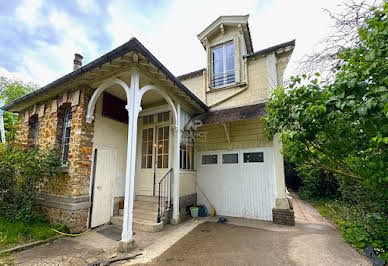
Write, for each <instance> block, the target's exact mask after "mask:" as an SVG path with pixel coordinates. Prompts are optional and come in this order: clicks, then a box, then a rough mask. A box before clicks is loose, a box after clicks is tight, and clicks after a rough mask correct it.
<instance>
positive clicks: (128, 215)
mask: <svg viewBox="0 0 388 266" xmlns="http://www.w3.org/2000/svg"><path fill="white" fill-rule="evenodd" d="M138 95H139V74H138V73H137V72H133V73H131V87H130V97H128V99H127V103H128V104H127V106H126V109H127V110H128V146H127V167H126V172H125V198H124V217H123V231H122V234H121V241H120V245H119V251H122V252H128V251H129V250H130V249H131V248H133V247H134V240H133V239H132V218H133V200H134V192H135V162H136V137H137V117H138V114H139V112H140V101H139V100H138V99H137V97H138ZM130 243H131V244H130Z"/></svg>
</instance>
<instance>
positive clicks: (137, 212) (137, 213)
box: [133, 208, 158, 222]
mask: <svg viewBox="0 0 388 266" xmlns="http://www.w3.org/2000/svg"><path fill="white" fill-rule="evenodd" d="M133 217H134V218H141V219H145V220H149V221H155V222H156V219H157V217H158V212H157V211H150V210H145V209H137V208H135V209H133Z"/></svg>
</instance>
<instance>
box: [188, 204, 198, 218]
mask: <svg viewBox="0 0 388 266" xmlns="http://www.w3.org/2000/svg"><path fill="white" fill-rule="evenodd" d="M198 211H199V208H198V207H191V208H190V214H191V217H193V218H195V217H198Z"/></svg>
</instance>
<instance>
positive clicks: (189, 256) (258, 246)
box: [132, 198, 371, 266]
mask: <svg viewBox="0 0 388 266" xmlns="http://www.w3.org/2000/svg"><path fill="white" fill-rule="evenodd" d="M294 209H295V216H296V226H295V227H288V226H279V225H275V224H273V223H272V222H263V221H255V220H247V219H240V218H232V217H230V218H228V220H229V222H228V223H227V224H217V223H214V222H210V221H215V220H216V218H217V217H214V218H210V219H208V221H206V222H203V223H201V224H200V225H199V226H198V227H196V228H195V229H194V230H193V231H191V232H190V233H188V234H187V235H186V236H184V237H183V238H182V239H180V240H179V241H178V242H176V243H175V244H174V245H173V246H171V247H170V248H169V249H168V250H167V251H165V252H164V253H163V254H162V255H161V256H159V257H157V258H156V259H154V260H152V261H151V262H150V263H148V264H149V265H330V266H333V265H371V263H370V262H369V261H368V260H367V258H366V257H364V256H362V255H360V254H358V253H357V252H356V251H354V250H353V249H352V248H351V246H349V245H348V244H347V243H345V242H344V240H343V238H342V236H341V234H340V232H339V230H338V229H337V228H336V227H335V226H333V225H332V224H330V223H329V222H328V221H327V220H325V219H324V218H323V217H322V216H321V215H320V214H319V213H318V212H317V211H316V210H315V209H314V208H313V207H312V206H311V205H310V204H308V203H306V202H303V201H301V200H300V199H298V198H296V199H295V201H294ZM140 260H141V259H140ZM134 263H136V261H134V262H132V264H134Z"/></svg>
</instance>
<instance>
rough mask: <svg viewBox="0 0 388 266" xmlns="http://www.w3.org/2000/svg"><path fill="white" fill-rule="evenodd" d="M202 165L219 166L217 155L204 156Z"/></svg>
mask: <svg viewBox="0 0 388 266" xmlns="http://www.w3.org/2000/svg"><path fill="white" fill-rule="evenodd" d="M202 164H217V155H216V154H214V155H202Z"/></svg>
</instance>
